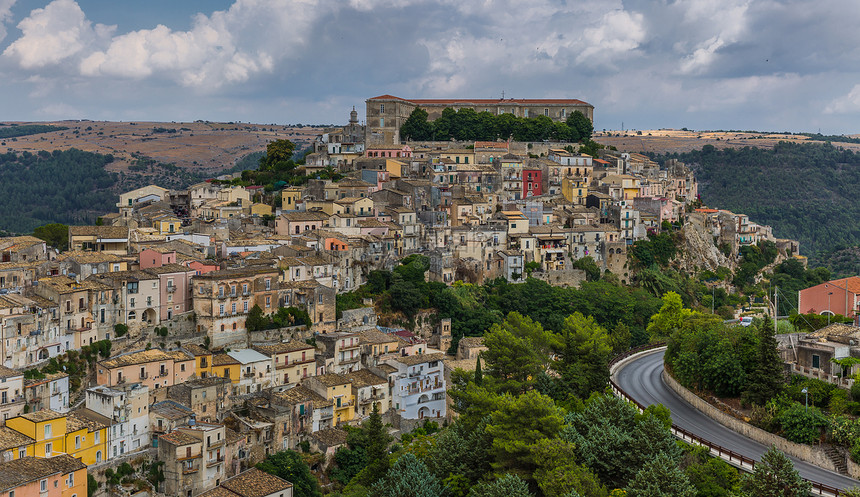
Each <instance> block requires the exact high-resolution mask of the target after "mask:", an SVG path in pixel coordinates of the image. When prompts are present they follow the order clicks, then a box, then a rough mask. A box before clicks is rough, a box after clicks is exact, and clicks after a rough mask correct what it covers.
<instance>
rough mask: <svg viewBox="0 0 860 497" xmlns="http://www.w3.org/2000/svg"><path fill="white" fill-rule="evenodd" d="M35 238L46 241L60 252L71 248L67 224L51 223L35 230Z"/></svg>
mask: <svg viewBox="0 0 860 497" xmlns="http://www.w3.org/2000/svg"><path fill="white" fill-rule="evenodd" d="M33 236H35V237H36V238H40V239H42V240H45V242H46V243H47V244H48V245H49V246H51V247H54V248H56V249H57V250H59V251H61V252H62V251H65V250H68V248H69V227H68V226H66V225H65V224H60V223H50V224H46V225H44V226H39V227H38V228H36V229H35V230H33Z"/></svg>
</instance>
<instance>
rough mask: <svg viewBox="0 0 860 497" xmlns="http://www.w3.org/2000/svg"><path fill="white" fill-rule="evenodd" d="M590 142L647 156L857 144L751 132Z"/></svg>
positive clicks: (851, 139)
mask: <svg viewBox="0 0 860 497" xmlns="http://www.w3.org/2000/svg"><path fill="white" fill-rule="evenodd" d="M819 138H820V139H819ZM594 139H595V140H596V141H598V142H600V143H601V144H604V145H607V146H610V145H611V146H614V147H616V148H617V149H618V150H621V151H624V152H641V153H648V152H651V153H655V154H667V153H682V152H692V151H694V150H700V149H701V148H702V147H703V146H705V145H712V146H713V147H714V148H718V149H725V148H743V147H758V148H773V147H774V146H775V145H776V144H778V143H779V142H786V141H787V142H793V143H824V139H830V141H831V142H832V143H833V144H834V145H837V146H840V147H844V148H847V149H849V150H853V151H855V152H860V143H858V139H857V137H856V136H846V137H821V136H817V135H812V134H791V133H764V132H755V131H695V130H685V129H648V130H625V131H619V130H606V131H601V132H596V133H594ZM840 140H842V141H840Z"/></svg>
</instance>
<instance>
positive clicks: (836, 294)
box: [797, 276, 860, 317]
mask: <svg viewBox="0 0 860 497" xmlns="http://www.w3.org/2000/svg"><path fill="white" fill-rule="evenodd" d="M858 306H860V277H857V276H852V277H850V278H842V279H841V280H833V281H828V282H826V283H822V284H820V285H816V286H813V287H811V288H807V289H805V290H801V291H800V294H799V296H798V299H797V308H798V310H799V311H800V312H801V313H802V314H809V313H813V312H814V313H815V314H828V313H830V314H842V315H843V316H848V317H856V316H857V315H858Z"/></svg>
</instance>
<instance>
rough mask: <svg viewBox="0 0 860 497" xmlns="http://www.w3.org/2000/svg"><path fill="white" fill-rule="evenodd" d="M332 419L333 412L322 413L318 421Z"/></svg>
mask: <svg viewBox="0 0 860 497" xmlns="http://www.w3.org/2000/svg"><path fill="white" fill-rule="evenodd" d="M333 417H334V413H333V412H324V413H322V414H320V421H322V420H325V419H331V418H333Z"/></svg>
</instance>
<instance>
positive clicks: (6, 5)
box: [0, 0, 15, 41]
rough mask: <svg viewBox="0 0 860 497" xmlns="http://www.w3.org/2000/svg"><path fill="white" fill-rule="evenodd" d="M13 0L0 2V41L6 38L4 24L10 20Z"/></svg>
mask: <svg viewBox="0 0 860 497" xmlns="http://www.w3.org/2000/svg"><path fill="white" fill-rule="evenodd" d="M13 5H15V0H0V41H3V38H6V23H7V22H8V21H10V20H11V19H12V6H13Z"/></svg>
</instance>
